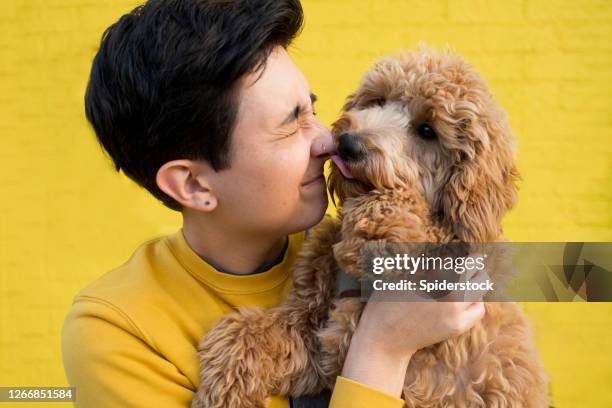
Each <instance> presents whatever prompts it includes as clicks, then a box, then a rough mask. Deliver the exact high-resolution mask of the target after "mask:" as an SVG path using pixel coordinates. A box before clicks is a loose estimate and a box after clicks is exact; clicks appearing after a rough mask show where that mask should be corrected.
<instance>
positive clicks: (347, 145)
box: [338, 133, 365, 161]
mask: <svg viewBox="0 0 612 408" xmlns="http://www.w3.org/2000/svg"><path fill="white" fill-rule="evenodd" d="M338 154H339V155H340V157H341V158H342V160H345V161H357V160H360V159H362V158H363V156H365V150H364V148H363V146H362V144H361V143H360V141H359V136H357V135H353V134H350V133H343V134H341V135H340V138H339V139H338Z"/></svg>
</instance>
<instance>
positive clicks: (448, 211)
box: [441, 111, 519, 242]
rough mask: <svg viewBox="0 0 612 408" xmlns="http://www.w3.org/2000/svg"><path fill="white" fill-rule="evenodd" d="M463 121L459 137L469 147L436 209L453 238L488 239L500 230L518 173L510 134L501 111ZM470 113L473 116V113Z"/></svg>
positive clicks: (461, 157)
mask: <svg viewBox="0 0 612 408" xmlns="http://www.w3.org/2000/svg"><path fill="white" fill-rule="evenodd" d="M496 113H497V115H495V116H496V117H495V118H491V117H488V118H487V117H484V118H483V117H480V118H477V119H476V118H474V119H473V122H474V123H472V122H471V121H470V120H468V121H467V122H468V124H467V125H466V124H465V123H464V127H463V129H464V130H463V132H465V133H464V135H463V137H462V139H463V140H465V141H466V142H468V143H469V144H470V145H471V149H469V150H467V151H462V152H460V153H459V152H458V153H457V154H458V156H459V157H460V159H459V160H458V161H457V163H456V165H455V166H454V168H453V169H452V171H451V173H450V174H451V176H450V179H449V181H448V183H447V184H446V185H445V187H444V188H443V190H442V195H441V207H442V208H441V209H442V212H443V216H444V218H445V221H446V222H448V223H449V227H450V228H451V229H452V231H453V232H454V233H455V235H456V236H457V238H459V239H460V240H461V241H465V242H490V241H493V240H496V239H497V238H498V237H499V236H500V235H501V232H502V231H501V219H502V217H503V216H504V214H505V213H506V211H508V210H509V209H511V208H512V207H513V206H514V205H515V203H516V198H517V186H516V181H517V180H518V179H519V173H518V171H517V169H516V167H515V164H514V157H513V156H514V154H513V143H514V139H513V136H512V134H511V131H510V129H509V127H508V125H507V124H506V122H505V114H504V113H503V112H501V111H498V112H496ZM472 118H473V116H472Z"/></svg>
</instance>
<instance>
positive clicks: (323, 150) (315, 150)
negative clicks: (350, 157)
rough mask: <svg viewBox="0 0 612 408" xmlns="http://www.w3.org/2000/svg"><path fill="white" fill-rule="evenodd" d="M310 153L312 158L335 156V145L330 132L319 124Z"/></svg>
mask: <svg viewBox="0 0 612 408" xmlns="http://www.w3.org/2000/svg"><path fill="white" fill-rule="evenodd" d="M310 153H311V155H312V156H313V157H321V156H331V155H332V154H336V143H335V142H334V138H333V137H332V134H331V132H330V131H329V129H327V128H326V127H325V126H324V125H323V124H322V123H319V129H318V135H317V136H316V137H315V138H314V140H313V141H312V146H311V148H310Z"/></svg>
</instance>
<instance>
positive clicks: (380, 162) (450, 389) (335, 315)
mask: <svg viewBox="0 0 612 408" xmlns="http://www.w3.org/2000/svg"><path fill="white" fill-rule="evenodd" d="M333 133H334V136H335V138H336V141H337V142H338V151H339V157H334V158H333V161H334V164H335V165H334V166H333V168H332V173H331V177H330V190H331V191H332V192H335V193H336V194H337V196H338V198H339V200H340V202H341V203H342V208H341V210H340V216H339V219H338V220H335V219H326V220H325V221H323V222H322V223H320V224H319V225H318V226H317V227H316V228H315V229H314V230H313V231H312V232H311V234H310V236H309V237H308V239H307V240H306V242H305V243H304V246H303V249H302V251H301V254H300V257H299V259H298V260H297V263H296V265H295V267H294V271H293V288H292V292H291V294H290V295H289V298H288V299H287V301H286V302H285V303H284V304H282V305H280V306H278V307H274V308H271V309H268V310H263V309H259V308H244V309H241V310H240V311H239V312H237V313H234V314H230V315H227V316H225V317H224V318H223V319H222V320H221V321H220V322H219V323H218V324H217V325H216V326H215V327H214V328H213V329H212V330H211V331H210V332H209V333H208V335H207V336H206V337H205V338H204V339H203V340H202V343H201V344H200V347H199V352H200V354H199V356H200V363H201V384H200V389H199V391H198V393H197V394H196V397H195V399H194V401H193V406H194V407H207V408H212V407H215V408H221V407H233V408H236V407H240V408H247V407H262V406H264V404H265V401H266V397H267V396H268V395H273V394H276V395H287V396H298V395H304V394H312V393H317V392H320V391H321V390H322V389H323V388H325V387H327V388H331V387H333V385H334V382H335V379H336V376H337V375H339V373H340V371H341V369H342V366H343V362H344V358H345V356H346V352H347V351H348V346H349V344H350V340H351V335H352V333H353V332H354V330H355V328H356V326H357V323H358V321H359V317H360V313H361V310H362V308H363V304H362V303H361V302H360V299H359V298H343V299H336V300H334V297H335V295H336V287H335V286H336V283H335V282H336V271H337V270H338V269H339V268H340V269H343V270H344V271H347V272H348V273H350V274H353V275H354V276H356V277H360V276H361V275H362V272H361V271H360V268H359V257H360V249H361V248H362V247H363V244H364V243H366V242H370V241H379V242H453V241H459V242H466V243H470V242H475V243H477V242H492V241H497V240H500V239H501V234H502V230H501V219H502V217H503V215H504V214H505V213H506V211H508V210H509V209H510V208H512V207H513V206H514V204H515V201H516V195H517V194H516V184H515V182H516V179H517V178H518V172H517V170H516V168H515V165H514V161H513V156H514V152H513V151H514V138H513V136H512V133H511V131H510V129H509V127H508V124H507V122H506V116H505V113H504V111H503V110H502V109H500V108H499V107H498V105H497V103H496V102H495V100H494V98H493V96H492V94H491V92H490V90H489V89H488V86H487V84H486V82H485V81H484V79H483V78H482V77H481V76H480V75H478V74H477V73H476V72H474V70H473V69H472V68H471V66H470V65H469V64H468V63H466V62H465V61H464V60H463V59H462V58H461V57H460V56H457V55H454V54H451V53H449V52H436V51H431V50H425V49H422V50H420V51H418V52H415V53H408V54H405V55H401V56H400V57H398V58H387V59H383V60H381V61H379V62H378V63H376V64H375V65H374V67H373V68H372V69H371V70H370V71H368V72H367V73H366V75H365V76H364V78H363V79H362V81H361V84H360V85H359V87H358V89H357V91H356V92H355V93H354V94H352V95H350V96H349V97H348V100H347V102H346V104H345V106H344V109H343V113H342V116H341V117H340V119H339V120H338V121H337V122H336V123H335V124H334V128H333ZM403 398H404V400H405V401H406V406H408V407H450V406H453V407H544V406H547V402H548V401H547V376H546V374H545V372H544V370H543V368H542V365H541V363H540V359H539V356H538V353H537V351H536V349H535V346H534V343H533V340H532V337H531V332H530V330H529V326H528V322H527V320H526V318H525V316H524V315H523V313H522V312H521V310H520V309H519V308H518V306H517V305H515V304H514V303H509V302H506V303H492V302H489V303H486V316H485V317H484V318H483V319H482V321H480V322H479V323H477V324H476V326H475V327H473V328H472V329H470V330H469V331H468V332H466V333H464V334H462V335H460V336H458V337H454V338H451V339H449V340H446V341H443V342H441V343H438V344H435V345H432V346H430V347H427V348H424V349H421V350H419V351H418V352H417V353H416V354H415V355H414V356H413V357H412V360H411V361H410V365H409V367H408V372H407V375H406V381H405V386H404V390H403Z"/></svg>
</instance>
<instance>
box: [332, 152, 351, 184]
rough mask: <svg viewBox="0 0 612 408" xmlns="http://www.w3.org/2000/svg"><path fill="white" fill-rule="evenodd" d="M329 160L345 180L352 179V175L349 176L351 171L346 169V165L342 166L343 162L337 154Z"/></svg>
mask: <svg viewBox="0 0 612 408" xmlns="http://www.w3.org/2000/svg"><path fill="white" fill-rule="evenodd" d="M331 159H332V161H333V162H334V164H335V165H336V167H338V170H340V173H342V175H343V176H344V177H346V178H347V179H352V178H354V177H353V175H352V174H351V171H350V170H349V169H348V168H347V167H346V164H344V161H343V160H342V159H341V158H340V156H338V155H337V154H334V155H332V157H331Z"/></svg>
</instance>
